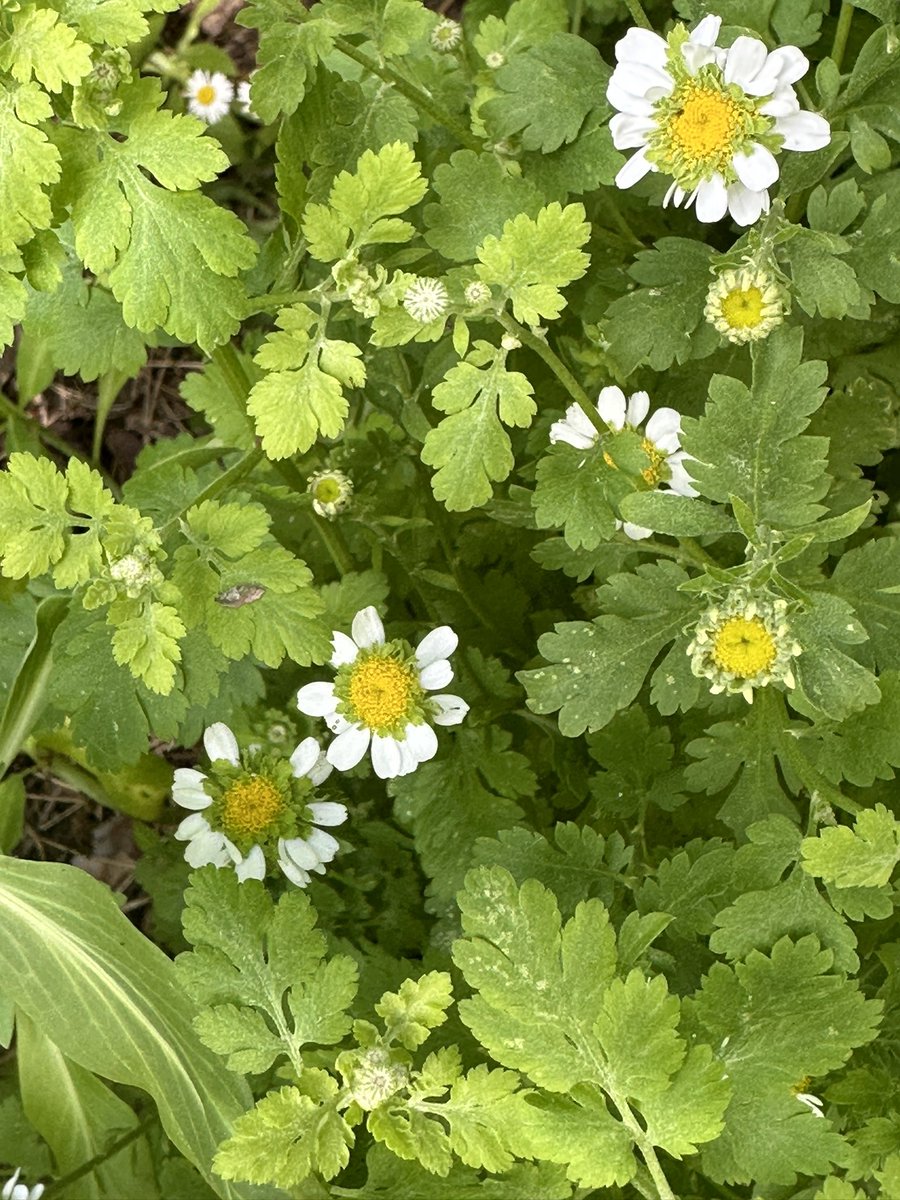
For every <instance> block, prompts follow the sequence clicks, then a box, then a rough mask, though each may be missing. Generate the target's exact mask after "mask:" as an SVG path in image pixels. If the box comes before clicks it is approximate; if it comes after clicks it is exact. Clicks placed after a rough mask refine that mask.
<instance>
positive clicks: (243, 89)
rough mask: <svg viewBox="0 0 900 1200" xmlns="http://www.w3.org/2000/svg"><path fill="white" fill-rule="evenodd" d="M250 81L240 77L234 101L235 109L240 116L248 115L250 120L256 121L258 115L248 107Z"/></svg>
mask: <svg viewBox="0 0 900 1200" xmlns="http://www.w3.org/2000/svg"><path fill="white" fill-rule="evenodd" d="M251 78H252V77H251ZM250 82H251V80H250V79H242V80H241V82H240V83H239V84H238V85H237V93H236V95H235V103H236V104H237V110H238V112H239V113H240V114H241V116H242V117H249V118H250V119H251V120H252V121H258V120H259V117H258V116H257V115H256V113H255V112H254V111H253V109H252V108H251V107H250Z"/></svg>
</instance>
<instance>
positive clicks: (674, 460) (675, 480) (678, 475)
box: [666, 450, 700, 496]
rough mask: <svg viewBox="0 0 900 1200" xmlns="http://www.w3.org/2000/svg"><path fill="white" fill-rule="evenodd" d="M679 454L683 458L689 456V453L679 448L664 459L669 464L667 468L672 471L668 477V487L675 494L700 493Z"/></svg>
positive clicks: (689, 494) (697, 494) (693, 494)
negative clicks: (677, 451)
mask: <svg viewBox="0 0 900 1200" xmlns="http://www.w3.org/2000/svg"><path fill="white" fill-rule="evenodd" d="M680 456H683V457H684V458H689V457H690V456H689V455H687V454H685V453H684V451H683V450H681V451H679V453H678V454H673V455H672V457H671V458H669V459H667V460H666V461H667V462H668V464H669V470H670V471H671V472H672V475H671V478H670V479H669V489H670V490H671V491H673V492H674V493H675V494H676V495H677V496H699V495H700V493H699V492H698V491H697V489H696V488H695V487H694V486H693V484H692V482H691V477H690V475H688V473H687V470H686V469H685V467H684V466H683V465H682V459H681V457H680Z"/></svg>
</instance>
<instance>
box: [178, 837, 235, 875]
mask: <svg viewBox="0 0 900 1200" xmlns="http://www.w3.org/2000/svg"><path fill="white" fill-rule="evenodd" d="M184 857H185V858H186V860H187V861H188V862H189V863H190V865H191V866H192V867H206V866H209V864H210V863H212V864H213V865H214V866H216V867H224V866H225V864H226V863H227V862H228V851H227V850H226V849H225V837H224V835H223V834H221V833H217V832H216V831H215V830H214V829H210V831H209V832H208V833H201V834H200V835H199V837H195V838H192V839H191V841H189V842H188V844H187V845H186V846H185V848H184Z"/></svg>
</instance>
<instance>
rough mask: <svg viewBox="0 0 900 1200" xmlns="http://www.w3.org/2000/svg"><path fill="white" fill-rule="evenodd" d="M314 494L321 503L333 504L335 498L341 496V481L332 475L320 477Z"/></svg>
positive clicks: (338, 498)
mask: <svg viewBox="0 0 900 1200" xmlns="http://www.w3.org/2000/svg"><path fill="white" fill-rule="evenodd" d="M313 495H314V496H315V498H316V499H317V500H318V501H319V503H320V504H333V503H334V502H335V500H340V498H341V485H340V481H339V480H337V479H335V478H334V476H331V475H329V476H326V477H325V478H324V479H320V480H319V482H318V483H317V484H316V486H315V488H314V490H313Z"/></svg>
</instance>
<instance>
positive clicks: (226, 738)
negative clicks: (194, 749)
mask: <svg viewBox="0 0 900 1200" xmlns="http://www.w3.org/2000/svg"><path fill="white" fill-rule="evenodd" d="M203 748H204V750H205V751H206V753H207V754H208V755H209V758H210V761H211V762H216V761H217V760H219V759H224V760H225V761H226V762H229V763H231V765H232V766H233V767H236V766H237V765H238V763H239V762H240V752H239V750H238V744H237V738H236V737H235V736H234V734H233V733H232V732H231V730H230V729H229V728H228V726H227V725H224V724H223V723H222V722H221V721H216V723H215V724H214V725H210V727H209V729H207V731H206V733H204V735H203Z"/></svg>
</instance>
